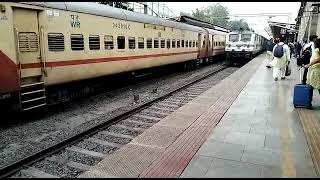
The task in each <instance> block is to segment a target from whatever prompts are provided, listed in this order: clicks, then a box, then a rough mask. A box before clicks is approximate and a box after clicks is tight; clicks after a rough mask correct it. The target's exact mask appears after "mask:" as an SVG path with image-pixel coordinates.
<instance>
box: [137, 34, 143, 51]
mask: <svg viewBox="0 0 320 180" xmlns="http://www.w3.org/2000/svg"><path fill="white" fill-rule="evenodd" d="M138 48H139V49H144V38H143V37H139V38H138Z"/></svg>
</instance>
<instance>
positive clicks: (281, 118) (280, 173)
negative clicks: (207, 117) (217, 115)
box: [180, 60, 320, 177]
mask: <svg viewBox="0 0 320 180" xmlns="http://www.w3.org/2000/svg"><path fill="white" fill-rule="evenodd" d="M295 64H296V62H295V60H292V65H291V67H292V75H291V76H290V77H288V79H286V80H283V81H277V82H275V81H273V78H272V70H271V69H267V68H266V67H265V64H264V63H263V64H261V65H260V66H259V68H258V70H257V71H256V72H255V73H254V74H253V76H252V78H251V79H250V81H249V82H248V84H247V85H246V87H245V88H244V89H243V90H242V92H241V93H240V94H239V96H238V97H237V99H236V100H235V101H234V102H233V104H232V106H231V107H230V108H229V110H228V111H227V113H226V114H225V115H224V116H223V118H222V119H221V121H220V122H219V124H218V125H217V126H216V127H215V128H214V129H213V131H212V133H211V134H210V136H209V137H208V139H207V140H206V142H205V143H204V144H203V145H202V146H201V148H200V149H199V150H198V152H197V153H196V155H195V156H194V157H193V158H192V160H191V161H190V163H189V164H188V166H187V167H186V169H185V170H184V172H183V173H182V174H181V176H180V177H317V175H316V170H317V169H318V168H317V167H316V169H315V168H314V164H315V165H316V166H318V162H320V161H319V159H320V158H319V155H320V152H319V141H320V139H317V138H316V137H320V136H319V135H318V134H320V133H319V130H320V128H319V127H320V126H319V121H320V96H319V93H318V92H317V91H314V100H313V106H314V107H315V109H313V110H305V109H295V108H294V107H293V105H292V97H293V86H294V84H296V83H297V82H298V81H299V72H298V69H297V67H296V65H295ZM299 117H300V118H299ZM315 127H316V128H315ZM307 140H308V141H307ZM308 143H309V147H310V148H308ZM309 149H310V150H309ZM310 152H311V153H310ZM312 159H314V161H315V162H314V164H313V161H312Z"/></svg>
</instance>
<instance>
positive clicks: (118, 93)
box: [0, 65, 238, 168]
mask: <svg viewBox="0 0 320 180" xmlns="http://www.w3.org/2000/svg"><path fill="white" fill-rule="evenodd" d="M216 66H217V65H210V66H207V67H204V68H200V69H197V70H195V71H191V72H184V73H182V72H181V73H175V74H172V75H169V76H166V77H162V78H157V79H153V80H148V81H145V82H142V83H139V84H136V85H132V86H128V87H125V88H122V89H118V90H114V91H111V92H108V93H105V94H102V95H98V96H96V97H88V98H87V99H84V100H81V101H77V102H75V103H71V104H69V105H66V106H64V109H63V110H61V111H60V112H56V113H55V114H51V115H47V116H45V117H43V118H41V119H37V120H32V119H31V120H29V121H28V122H26V123H21V124H18V125H16V126H14V127H10V128H8V129H2V130H1V132H0V168H2V167H4V166H6V165H8V164H10V163H12V162H14V161H16V160H18V159H21V158H23V157H25V156H28V155H30V154H32V153H35V152H37V151H40V150H41V149H43V148H46V147H49V146H50V145H52V144H54V143H57V142H60V141H62V140H63V139H65V138H67V137H70V136H72V135H75V134H78V133H79V132H82V131H83V130H84V129H88V128H91V127H94V126H96V125H97V124H100V123H102V122H105V121H108V120H109V119H111V118H113V117H115V116H117V115H119V114H121V113H123V112H126V111H128V110H131V109H133V108H135V107H137V106H139V105H140V104H142V103H144V102H146V101H149V100H151V99H154V98H156V97H159V96H162V95H163V94H164V93H166V92H168V91H171V90H172V89H173V88H174V87H176V86H179V85H180V84H185V83H187V82H190V81H192V79H194V78H196V77H199V76H202V75H203V74H206V73H208V72H209V71H212V70H213V69H215V68H217V67H216ZM237 69H238V68H228V70H227V71H229V72H230V73H229V74H227V75H230V74H231V73H232V72H234V71H235V70H237ZM227 75H226V76H227ZM155 87H157V88H158V92H157V93H152V90H153V89H154V88H155ZM130 89H132V90H130ZM133 94H139V95H140V100H139V101H138V102H133ZM179 102H180V103H179ZM183 102H185V100H183V99H176V101H174V102H169V103H168V104H169V105H170V104H172V105H178V106H181V105H182V104H183ZM8 120H9V119H8ZM139 121H143V120H141V118H139ZM150 121H151V122H152V123H154V121H152V120H145V122H150ZM111 130H114V131H116V132H119V131H123V130H122V129H121V128H114V127H113V128H111ZM123 132H124V133H123V134H126V133H127V134H129V135H133V136H136V135H137V133H139V132H125V131H123ZM66 153H71V152H66ZM68 157H72V155H68ZM77 157H79V156H77ZM90 158H91V157H90ZM90 158H86V157H83V158H81V159H77V160H74V161H76V162H81V163H84V164H88V163H89V165H93V164H95V160H94V159H90Z"/></svg>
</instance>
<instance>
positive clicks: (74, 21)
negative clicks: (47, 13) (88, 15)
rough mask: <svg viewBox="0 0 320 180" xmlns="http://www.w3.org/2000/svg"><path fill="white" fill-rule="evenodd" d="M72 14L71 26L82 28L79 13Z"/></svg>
mask: <svg viewBox="0 0 320 180" xmlns="http://www.w3.org/2000/svg"><path fill="white" fill-rule="evenodd" d="M70 16H71V20H70V23H71V27H72V28H80V20H79V16H78V15H70Z"/></svg>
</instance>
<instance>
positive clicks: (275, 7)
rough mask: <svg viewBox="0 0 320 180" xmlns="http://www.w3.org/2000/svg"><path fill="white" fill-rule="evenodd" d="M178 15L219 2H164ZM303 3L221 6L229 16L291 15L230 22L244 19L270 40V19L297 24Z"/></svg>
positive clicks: (238, 18) (232, 4)
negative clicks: (225, 8) (266, 30)
mask: <svg viewBox="0 0 320 180" xmlns="http://www.w3.org/2000/svg"><path fill="white" fill-rule="evenodd" d="M164 3H165V4H166V5H167V6H168V7H169V8H170V9H171V10H173V12H174V13H175V14H176V15H180V12H185V13H190V14H192V10H195V9H196V8H199V9H201V8H202V7H207V6H209V5H212V4H216V3H217V2H164ZM300 4H301V2H221V5H223V6H226V7H227V8H228V9H229V15H237V14H238V15H239V14H258V13H291V18H290V19H289V18H288V16H276V17H272V18H271V19H269V17H266V16H262V17H232V16H231V18H230V20H234V19H237V20H240V19H244V20H245V21H246V22H248V24H249V26H250V27H251V28H253V29H254V30H255V32H257V33H258V34H261V35H263V36H265V37H267V38H270V37H269V36H268V34H267V32H265V30H264V28H269V25H268V22H267V21H268V19H269V20H271V21H276V22H283V23H288V19H289V21H290V23H292V24H295V18H296V17H297V15H298V11H299V8H300Z"/></svg>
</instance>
